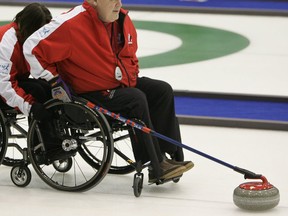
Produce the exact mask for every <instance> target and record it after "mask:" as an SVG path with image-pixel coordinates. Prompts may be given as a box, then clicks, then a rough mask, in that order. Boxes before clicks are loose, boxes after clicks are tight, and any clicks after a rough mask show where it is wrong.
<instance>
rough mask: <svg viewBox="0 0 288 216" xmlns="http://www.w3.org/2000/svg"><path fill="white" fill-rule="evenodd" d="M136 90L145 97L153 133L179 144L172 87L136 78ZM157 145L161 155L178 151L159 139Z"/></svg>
mask: <svg viewBox="0 0 288 216" xmlns="http://www.w3.org/2000/svg"><path fill="white" fill-rule="evenodd" d="M136 88H138V89H140V90H141V91H143V92H144V93H145V95H146V97H147V101H148V105H149V110H150V116H151V121H152V123H153V126H154V129H155V131H157V132H158V133H161V134H163V135H165V136H168V137H170V138H172V139H175V140H177V141H179V142H181V135H180V128H179V123H178V119H177V117H176V114H175V103H174V94H173V89H172V87H171V86H170V85H169V84H168V83H166V82H164V81H161V80H155V79H150V78H147V77H142V78H138V81H137V86H136ZM159 145H160V148H161V151H162V152H163V153H165V152H166V153H169V154H174V153H175V152H177V151H178V147H177V146H176V145H173V144H171V143H169V142H167V141H164V140H160V139H159ZM180 151H182V149H180Z"/></svg>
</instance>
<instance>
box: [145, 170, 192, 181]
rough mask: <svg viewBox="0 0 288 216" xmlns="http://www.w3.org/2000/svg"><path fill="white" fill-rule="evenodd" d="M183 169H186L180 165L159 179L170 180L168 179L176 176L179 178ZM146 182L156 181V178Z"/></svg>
mask: <svg viewBox="0 0 288 216" xmlns="http://www.w3.org/2000/svg"><path fill="white" fill-rule="evenodd" d="M185 170H186V168H185V167H184V166H180V167H178V168H177V169H175V170H173V171H171V172H169V173H167V174H165V175H163V176H161V177H160V181H165V180H170V179H173V178H177V177H178V178H179V177H181V176H182V175H183V173H184V172H185ZM148 183H150V184H153V183H157V179H149V180H148Z"/></svg>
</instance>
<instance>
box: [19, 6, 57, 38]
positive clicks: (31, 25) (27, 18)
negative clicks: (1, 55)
mask: <svg viewBox="0 0 288 216" xmlns="http://www.w3.org/2000/svg"><path fill="white" fill-rule="evenodd" d="M51 19H52V15H51V13H50V11H49V10H48V8H46V7H45V6H44V5H42V4H39V3H31V4H29V5H27V6H26V7H25V8H24V9H23V10H22V11H20V12H19V13H18V14H17V15H16V16H15V18H14V22H16V23H17V24H18V28H19V33H18V34H19V40H20V42H22V43H24V41H25V40H26V39H27V38H28V37H29V36H30V35H31V34H32V33H34V32H35V31H36V30H38V29H39V28H40V27H42V26H43V25H45V24H47V23H49V22H50V20H51Z"/></svg>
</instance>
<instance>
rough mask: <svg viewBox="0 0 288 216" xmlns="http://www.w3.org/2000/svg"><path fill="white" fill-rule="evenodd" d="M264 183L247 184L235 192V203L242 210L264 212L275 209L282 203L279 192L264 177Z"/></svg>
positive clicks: (262, 177)
mask: <svg viewBox="0 0 288 216" xmlns="http://www.w3.org/2000/svg"><path fill="white" fill-rule="evenodd" d="M261 179H262V182H247V183H243V184H241V185H239V186H238V187H237V188H235V190H234V194H233V201H234V204H235V205H236V206H238V207H239V208H241V209H245V210H250V211H263V210H268V209H271V208H274V207H275V206H277V205H278V203H279V201H280V194H279V190H278V189H277V188H276V187H274V186H273V185H271V184H270V183H269V182H268V181H267V179H266V178H265V177H264V176H261Z"/></svg>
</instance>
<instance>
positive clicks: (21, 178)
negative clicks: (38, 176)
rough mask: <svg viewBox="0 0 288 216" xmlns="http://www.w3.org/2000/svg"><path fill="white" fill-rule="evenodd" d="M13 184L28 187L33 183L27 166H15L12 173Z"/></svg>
mask: <svg viewBox="0 0 288 216" xmlns="http://www.w3.org/2000/svg"><path fill="white" fill-rule="evenodd" d="M10 177H11V180H12V182H13V183H14V184H15V185H16V186H18V187H26V186H27V185H28V184H29V183H30V182H31V177H32V175H31V171H30V169H29V168H28V167H27V166H23V165H22V166H19V165H18V166H13V168H12V169H11V172H10Z"/></svg>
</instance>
